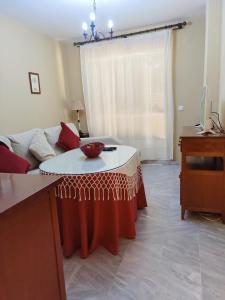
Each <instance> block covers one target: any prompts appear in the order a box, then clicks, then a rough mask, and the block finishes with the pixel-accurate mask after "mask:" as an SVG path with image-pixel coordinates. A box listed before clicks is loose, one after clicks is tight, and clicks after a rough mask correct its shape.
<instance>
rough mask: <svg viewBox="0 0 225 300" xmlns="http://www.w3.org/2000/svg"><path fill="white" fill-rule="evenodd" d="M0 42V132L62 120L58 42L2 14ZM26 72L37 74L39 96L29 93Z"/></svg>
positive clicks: (62, 94) (62, 105) (62, 99)
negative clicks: (38, 77)
mask: <svg viewBox="0 0 225 300" xmlns="http://www.w3.org/2000/svg"><path fill="white" fill-rule="evenodd" d="M0 41H1V47H0V135H1V134H8V133H16V132H20V131H23V130H27V129H30V128H33V127H47V126H52V125H56V124H58V123H59V121H60V120H61V119H65V118H66V114H65V108H64V103H63V101H64V98H65V88H64V83H63V81H62V78H63V74H62V72H63V70H62V65H61V64H60V60H61V53H60V48H59V44H58V43H57V42H55V41H54V40H52V39H51V38H49V37H47V36H45V35H42V34H39V33H36V32H34V31H32V30H31V29H29V28H28V27H26V26H23V25H21V24H20V23H18V22H15V21H13V20H11V19H8V18H7V17H3V16H0ZM30 71H31V72H37V73H39V74H40V83H41V95H32V94H31V92H30V86H29V80H28V72H30ZM60 72H61V73H60Z"/></svg>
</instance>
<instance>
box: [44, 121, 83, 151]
mask: <svg viewBox="0 0 225 300" xmlns="http://www.w3.org/2000/svg"><path fill="white" fill-rule="evenodd" d="M66 125H67V126H68V127H69V128H70V129H71V130H72V131H73V132H74V133H75V134H76V135H77V136H79V132H78V130H77V128H76V126H75V125H74V124H73V123H68V124H66ZM61 130H62V127H61V126H56V127H50V128H47V129H45V130H44V132H45V135H46V138H47V141H48V142H49V144H50V145H51V146H52V148H53V149H54V150H55V153H56V154H57V155H58V154H61V153H63V152H64V151H63V150H62V149H61V148H59V147H57V146H56V143H57V142H58V139H59V134H60V132H61Z"/></svg>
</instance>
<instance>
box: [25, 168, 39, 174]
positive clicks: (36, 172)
mask: <svg viewBox="0 0 225 300" xmlns="http://www.w3.org/2000/svg"><path fill="white" fill-rule="evenodd" d="M27 174H29V175H40V174H41V170H40V169H33V170H30V171H28V172H27Z"/></svg>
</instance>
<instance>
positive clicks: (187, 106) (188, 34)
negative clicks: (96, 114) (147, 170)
mask: <svg viewBox="0 0 225 300" xmlns="http://www.w3.org/2000/svg"><path fill="white" fill-rule="evenodd" d="M174 35H175V39H174V99H175V137H174V156H175V159H179V148H178V146H177V144H178V139H179V135H180V133H181V129H182V127H183V126H191V125H194V124H197V123H199V119H200V98H201V93H202V87H203V70H204V48H205V18H204V16H202V18H200V19H195V20H193V21H192V24H191V25H188V26H186V27H185V28H184V29H183V30H178V31H176V32H175V34H174ZM61 47H62V50H63V57H64V62H65V64H64V65H65V71H66V72H65V73H66V74H67V75H68V78H67V79H68V81H67V82H68V90H69V95H70V96H69V97H70V99H71V100H72V101H74V100H76V99H82V100H83V92H82V81H81V73H80V56H79V48H76V47H74V46H73V45H72V44H68V43H67V44H66V43H62V45H61ZM178 105H184V111H183V112H178V111H177V106H178ZM82 121H83V124H82V126H83V128H85V127H86V125H85V115H83V118H82Z"/></svg>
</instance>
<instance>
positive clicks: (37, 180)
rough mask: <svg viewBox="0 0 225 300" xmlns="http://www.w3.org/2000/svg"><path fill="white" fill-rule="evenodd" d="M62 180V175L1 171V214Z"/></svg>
mask: <svg viewBox="0 0 225 300" xmlns="http://www.w3.org/2000/svg"><path fill="white" fill-rule="evenodd" d="M61 181H62V177H61V176H49V175H27V174H6V173H0V214H1V213H3V212H4V211H6V210H8V209H9V208H11V207H13V206H14V205H16V204H18V203H20V202H22V201H23V200H25V199H27V198H29V197H31V196H34V195H36V194H38V193H40V192H43V191H46V190H48V189H49V188H51V187H52V186H55V185H57V184H59V183H60V182H61Z"/></svg>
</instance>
